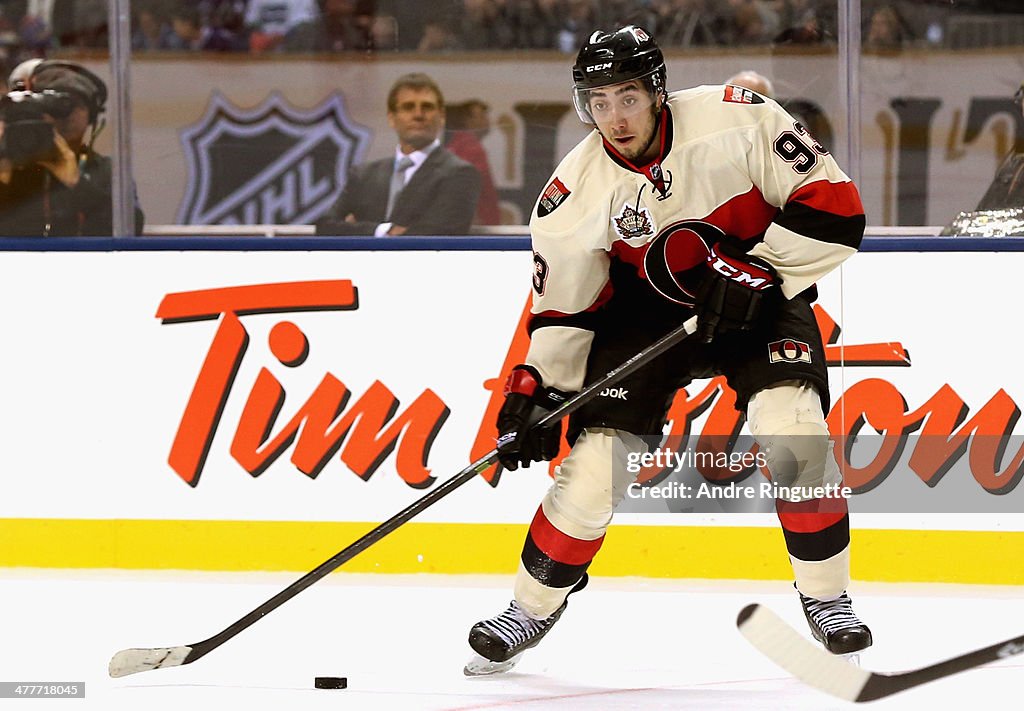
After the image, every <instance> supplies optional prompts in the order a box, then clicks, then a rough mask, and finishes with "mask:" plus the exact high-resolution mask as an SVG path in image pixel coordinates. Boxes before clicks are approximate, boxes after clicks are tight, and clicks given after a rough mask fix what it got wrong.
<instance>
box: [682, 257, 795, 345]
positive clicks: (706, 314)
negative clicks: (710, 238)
mask: <svg viewBox="0 0 1024 711" xmlns="http://www.w3.org/2000/svg"><path fill="white" fill-rule="evenodd" d="M707 266H708V270H707V272H706V273H705V274H704V277H703V279H702V281H701V284H700V287H699V288H698V290H697V297H696V301H697V306H696V309H697V335H698V337H699V338H700V341H701V342H702V343H711V341H713V340H714V338H715V336H718V335H720V334H722V333H725V332H726V331H745V330H748V329H750V328H751V327H752V326H753V325H754V322H755V321H756V320H757V317H758V314H760V313H761V305H762V302H763V301H764V298H765V291H766V290H768V289H771V287H772V286H774V285H776V284H777V283H778V281H779V277H778V274H777V273H776V271H775V269H774V267H772V265H771V264H769V263H768V262H766V261H765V260H763V259H760V258H759V257H752V256H750V255H749V254H745V253H743V252H742V251H740V250H739V249H737V248H736V247H733V246H732V245H730V244H729V243H727V242H719V243H718V244H716V245H715V246H714V247H712V248H711V254H710V255H708V261H707Z"/></svg>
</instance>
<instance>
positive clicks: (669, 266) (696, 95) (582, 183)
mask: <svg viewBox="0 0 1024 711" xmlns="http://www.w3.org/2000/svg"><path fill="white" fill-rule="evenodd" d="M655 140H658V139H655ZM660 140H661V150H660V152H659V155H658V157H657V158H656V159H655V160H654V161H652V162H651V163H649V164H646V165H634V164H631V163H630V162H629V161H628V160H626V159H625V158H623V157H622V156H621V155H619V154H618V152H617V151H616V150H615V149H614V148H613V147H612V146H610V145H609V144H607V143H606V142H605V141H604V140H603V139H602V137H601V135H600V133H598V132H597V131H594V132H593V133H591V134H590V135H589V136H588V137H587V138H585V139H584V140H583V141H581V142H580V143H579V145H577V146H576V147H575V148H574V149H573V150H572V151H571V152H570V153H569V154H568V155H567V156H566V157H565V158H564V159H563V160H562V162H561V163H560V164H559V166H558V168H557V169H556V170H555V173H554V175H553V176H552V178H551V180H550V182H549V183H548V185H547V187H546V188H545V189H544V191H543V192H542V193H541V195H540V198H539V199H538V201H537V204H536V206H535V209H534V213H533V216H532V218H531V221H530V231H531V234H532V237H533V249H534V278H533V287H534V294H533V307H532V317H531V321H530V332H531V343H530V350H529V354H528V357H527V359H526V362H527V363H528V364H529V365H532V366H533V367H535V368H536V369H537V370H538V371H539V372H540V374H541V377H542V379H543V383H544V384H545V385H547V386H549V387H555V388H558V389H561V390H565V391H575V390H579V389H580V388H581V387H582V386H583V378H584V375H585V369H586V363H587V355H588V353H589V349H590V345H591V342H592V340H593V331H592V330H590V328H589V327H588V325H589V324H590V323H591V320H590V318H588V317H589V316H592V315H593V314H595V313H596V312H599V310H600V308H601V306H602V305H603V304H604V303H606V302H607V301H608V299H609V298H611V296H612V288H613V287H612V284H611V282H610V280H609V265H610V264H611V261H612V260H621V261H624V262H626V263H628V264H630V265H633V266H635V267H636V269H637V272H638V274H639V275H640V276H642V277H645V278H646V279H647V280H648V281H650V282H651V284H652V286H654V288H655V289H656V290H657V291H659V292H661V293H662V295H664V296H665V298H668V299H670V300H673V301H677V302H679V303H683V304H686V303H687V299H688V298H690V294H689V292H688V291H687V289H686V285H685V283H684V282H683V281H682V280H681V279H680V275H681V274H682V273H685V272H686V271H687V270H689V269H694V268H697V267H698V265H703V263H704V260H705V259H706V249H707V247H710V246H711V244H710V243H713V242H714V241H717V239H718V238H719V237H721V236H722V234H723V233H724V234H725V235H729V236H730V237H732V238H735V239H739V240H743V241H753V242H754V243H755V244H754V246H753V248H752V249H751V250H750V253H751V254H753V255H756V256H759V257H761V258H763V259H765V260H766V261H768V262H769V263H770V264H772V265H773V266H774V267H775V268H776V270H777V271H778V273H779V277H780V279H781V288H782V292H783V294H784V295H785V296H786V297H787V298H792V297H793V296H795V295H796V294H798V293H800V292H802V291H804V290H805V289H806V288H808V287H810V286H811V285H813V284H814V282H815V281H817V280H818V279H820V278H821V277H822V276H824V275H825V274H827V273H828V272H830V271H831V270H832V269H834V268H835V267H836V266H838V265H839V264H840V263H841V262H842V261H843V260H845V259H846V258H847V257H849V256H850V255H851V254H853V253H854V252H855V251H856V249H857V247H858V246H859V245H860V240H861V238H862V236H863V233H864V223H865V220H864V209H863V206H862V205H861V201H860V196H859V194H858V193H857V189H856V187H854V185H853V183H852V182H850V179H849V178H848V177H847V176H846V175H845V174H844V173H843V172H842V170H840V169H839V166H838V165H837V164H836V162H835V160H834V159H833V158H832V156H831V155H829V153H828V152H827V151H826V150H825V149H824V148H823V147H822V146H821V145H819V144H818V143H817V142H816V141H815V140H814V138H813V137H812V136H811V135H809V134H808V132H807V131H806V129H804V127H803V126H802V125H800V124H799V123H798V122H796V121H795V120H794V119H793V117H792V116H790V115H789V114H788V113H786V111H785V110H783V109H782V108H781V107H780V106H779V105H778V104H777V103H775V102H774V101H772V100H771V99H766V98H764V97H762V96H760V95H758V94H756V93H754V92H752V91H750V90H749V89H745V88H742V87H736V86H702V87H697V88H695V89H689V90H686V91H680V92H675V93H673V94H671V95H670V96H669V100H668V102H667V104H666V108H665V109H664V110H663V114H662V117H661V136H660ZM700 268H704V267H703V266H700Z"/></svg>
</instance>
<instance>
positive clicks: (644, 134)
mask: <svg viewBox="0 0 1024 711" xmlns="http://www.w3.org/2000/svg"><path fill="white" fill-rule="evenodd" d="M588 107H589V109H590V115H591V116H593V117H594V122H595V123H596V124H597V130H599V131H600V132H601V135H602V136H604V137H605V140H607V141H608V142H609V143H610V144H612V145H613V146H615V149H616V150H617V151H618V152H619V153H621V154H622V155H623V156H625V157H626V158H628V159H629V160H631V161H638V160H639V161H642V160H644V159H645V158H648V157H653V156H648V155H647V154H649V153H651V152H652V151H653V152H656V151H657V147H656V146H654V145H653V144H654V141H652V140H651V139H652V138H653V137H654V131H655V130H656V128H657V118H656V117H657V111H658V110H660V108H661V101H660V99H657V100H656V99H655V98H654V97H653V96H651V94H650V93H648V91H647V89H646V88H644V86H643V84H641V83H640V81H639V80H636V79H634V80H632V81H627V82H623V83H622V84H613V85H612V86H606V87H601V88H600V89H592V90H591V91H590V94H589V97H588Z"/></svg>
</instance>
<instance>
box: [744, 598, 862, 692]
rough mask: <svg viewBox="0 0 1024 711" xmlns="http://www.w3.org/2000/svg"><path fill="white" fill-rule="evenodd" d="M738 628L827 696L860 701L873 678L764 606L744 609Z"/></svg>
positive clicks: (760, 648)
mask: <svg viewBox="0 0 1024 711" xmlns="http://www.w3.org/2000/svg"><path fill="white" fill-rule="evenodd" d="M736 627H737V628H738V629H739V631H740V634H742V635H743V636H744V637H746V638H747V641H748V642H750V643H751V644H752V645H754V647H755V648H756V649H757V650H758V651H759V652H761V653H762V654H763V655H765V656H766V657H768V658H769V659H771V660H772V661H773V662H775V663H776V664H777V665H779V666H780V667H782V668H783V669H785V670H786V671H787V672H789V673H790V674H792V675H793V676H795V677H796V678H797V679H800V680H801V681H802V682H804V683H805V684H808V685H810V686H813V687H814V688H816V689H818V690H820V691H824V692H825V693H826V694H831V695H832V696H835V697H838V698H840V699H846V700H847V701H858V700H860V699H859V697H860V693H861V691H862V690H863V688H864V685H865V684H867V683H868V679H870V678H871V676H872V673H871V672H869V671H865V670H864V669H861V668H859V667H856V666H854V665H852V664H850V663H848V662H846V661H844V660H843V658H842V657H837V656H836V655H834V654H832V653H831V652H829V651H828V650H826V649H824V648H823V647H820V646H818V645H817V644H816V643H814V642H812V641H811V640H809V639H807V638H806V637H804V636H802V635H801V634H800V633H799V632H797V631H796V630H794V629H793V628H792V627H790V626H789V625H787V624H786V623H785V622H783V621H782V620H781V619H780V618H779V616H778V615H776V614H775V613H774V612H772V611H771V610H769V609H768V608H766V607H762V606H761V605H757V604H753V605H747V606H746V607H744V608H743V609H742V610H741V611H740V614H739V616H738V617H737V618H736Z"/></svg>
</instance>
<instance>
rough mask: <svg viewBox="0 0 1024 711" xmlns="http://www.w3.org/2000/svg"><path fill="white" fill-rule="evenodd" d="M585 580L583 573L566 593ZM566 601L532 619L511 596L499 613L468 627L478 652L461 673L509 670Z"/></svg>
mask: <svg viewBox="0 0 1024 711" xmlns="http://www.w3.org/2000/svg"><path fill="white" fill-rule="evenodd" d="M587 580H588V578H587V574H586V573H584V574H583V577H582V578H581V579H580V581H579V582H578V583H576V585H575V586H573V589H572V590H570V591H569V594H570V595H572V594H573V593H574V592H577V591H579V590H582V589H583V588H585V587H586V586H587ZM568 605H569V600H568V598H567V599H566V601H565V602H563V603H562V606H561V607H559V608H558V609H557V610H555V611H554V612H553V613H551V615H550V616H549V617H546V618H544V619H543V620H535V619H534V618H532V617H530V616H529V615H527V614H526V613H525V612H524V611H523V609H522V608H521V607H519V603H517V602H516V601H515V600H513V601H512V602H511V603H509V606H508V608H506V609H505V611H504V612H502V613H501V614H500V615H497V616H496V617H491V618H490V619H487V620H481V621H480V622H477V623H476V624H475V625H473V627H472V628H471V629H470V630H469V646H470V647H472V648H473V651H474V652H476V653H477V655H479V656H474V657H473V659H470V660H469V662H468V663H467V664H466V667H465V669H463V673H464V674H465V675H466V676H484V675H487V674H497V673H499V672H505V671H508V670H509V669H511V668H512V667H514V666H515V665H516V664H517V663H518V662H519V659H520V658H521V657H522V656H523V652H525V651H526V650H527V649H530V648H531V647H536V646H537V645H538V644H539V643H540V641H541V640H542V639H544V635H546V634H547V633H548V632H549V631H550V630H551V628H552V627H554V626H555V623H556V622H558V618H559V617H561V616H562V613H563V612H564V611H565V608H566V607H567V606H568Z"/></svg>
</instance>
